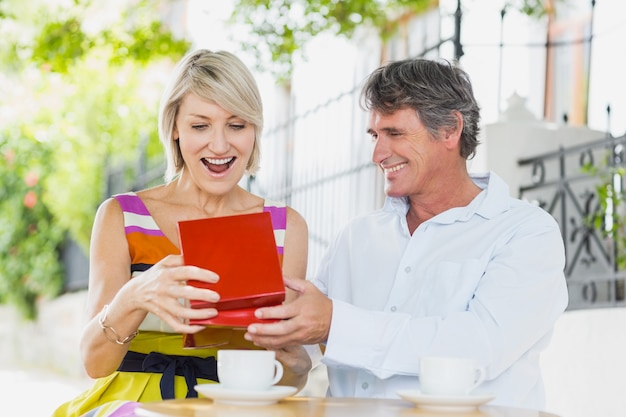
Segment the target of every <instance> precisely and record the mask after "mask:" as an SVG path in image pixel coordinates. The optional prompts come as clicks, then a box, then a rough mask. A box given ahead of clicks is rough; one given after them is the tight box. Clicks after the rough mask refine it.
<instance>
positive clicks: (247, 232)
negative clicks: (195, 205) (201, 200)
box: [178, 212, 285, 327]
mask: <svg viewBox="0 0 626 417" xmlns="http://www.w3.org/2000/svg"><path fill="white" fill-rule="evenodd" d="M178 235H179V241H180V251H181V254H182V256H183V259H184V261H185V264H186V265H195V266H199V267H202V268H205V269H209V270H211V271H214V272H215V273H217V274H218V275H219V276H220V280H219V281H218V282H217V283H215V284H208V283H205V282H201V281H196V280H189V281H188V282H187V283H188V284H189V285H193V286H196V287H200V288H209V289H212V290H214V291H217V292H218V293H219V294H220V300H219V301H218V302H217V303H208V302H204V301H199V300H191V301H190V304H191V307H193V308H205V307H215V308H216V309H217V310H218V311H219V313H218V315H217V317H214V318H212V319H208V320H190V323H191V324H205V325H220V326H235V327H245V326H247V325H248V324H250V323H252V322H258V321H260V320H258V319H256V318H255V317H254V310H255V309H256V308H258V307H265V306H272V305H279V304H281V303H282V302H283V301H284V300H285V285H284V283H283V276H282V270H281V266H280V261H279V258H278V251H277V249H276V240H275V239H274V229H273V228H272V219H271V216H270V213H267V212H262V213H253V214H242V215H236V216H226V217H213V218H208V219H197V220H186V221H180V222H178Z"/></svg>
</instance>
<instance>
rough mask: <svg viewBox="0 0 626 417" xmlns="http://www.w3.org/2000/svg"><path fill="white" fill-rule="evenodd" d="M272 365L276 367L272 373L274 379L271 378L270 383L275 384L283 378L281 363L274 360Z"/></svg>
mask: <svg viewBox="0 0 626 417" xmlns="http://www.w3.org/2000/svg"><path fill="white" fill-rule="evenodd" d="M274 367H275V368H276V371H275V372H276V373H275V374H274V379H272V385H275V384H277V383H278V381H280V380H281V379H282V378H283V364H282V363H280V362H278V361H277V360H274Z"/></svg>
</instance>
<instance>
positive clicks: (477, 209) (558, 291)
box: [312, 173, 568, 409]
mask: <svg viewBox="0 0 626 417" xmlns="http://www.w3.org/2000/svg"><path fill="white" fill-rule="evenodd" d="M473 180H474V181H475V183H476V184H477V185H478V186H479V187H481V188H482V189H483V191H482V192H481V193H480V194H479V195H478V196H477V197H476V198H475V199H474V200H473V201H472V202H471V203H470V204H469V205H468V206H466V207H457V208H453V209H450V210H448V211H445V212H443V213H441V214H439V215H437V216H435V217H433V218H432V219H430V220H428V221H426V222H424V223H422V224H421V225H420V226H419V227H418V228H417V229H416V230H415V232H414V233H413V235H410V234H409V230H408V226H407V222H406V213H407V210H408V204H407V201H406V199H402V198H387V200H386V202H385V205H384V207H383V208H382V209H381V210H378V211H375V212H373V213H371V214H368V215H365V216H361V217H358V218H356V219H354V220H353V221H352V222H351V223H350V224H349V225H348V226H347V227H346V228H345V229H344V230H343V231H342V232H341V233H340V234H339V235H338V237H337V239H336V240H335V242H334V243H333V245H332V246H331V247H330V248H329V251H328V253H327V254H326V256H325V258H324V259H323V261H322V263H321V265H320V271H319V274H318V276H317V277H316V278H315V279H313V280H312V281H313V282H314V283H315V285H316V286H317V287H318V288H320V289H321V290H322V291H323V292H324V293H326V294H327V295H328V296H329V297H330V298H331V299H332V301H333V313H332V322H331V328H330V334H329V337H328V341H327V344H326V351H325V354H324V358H323V362H324V363H325V364H326V366H327V367H328V375H329V392H328V394H329V395H332V396H347V397H388V398H396V397H397V394H396V392H397V391H398V390H400V389H419V388H420V383H419V361H420V358H421V357H422V356H428V355H441V356H443V355H449V356H465V357H472V358H475V359H476V360H477V362H478V363H479V364H480V366H482V367H485V368H486V370H487V381H486V382H484V383H483V384H482V385H481V386H480V387H479V388H477V389H476V392H477V393H478V392H480V393H490V394H493V395H495V396H496V399H495V400H494V401H493V402H492V403H493V404H501V405H509V406H518V407H527V408H534V409H541V408H542V407H543V404H544V394H543V384H542V379H541V374H540V364H539V355H540V352H541V351H542V350H543V349H544V348H545V347H546V345H547V344H548V342H549V339H550V336H551V333H552V328H553V326H554V323H555V320H556V319H557V318H558V316H559V315H560V314H561V313H562V312H563V311H564V310H565V308H566V306H567V300H568V296H567V288H566V282H565V277H564V274H563V268H564V265H565V254H564V246H563V240H562V237H561V234H560V231H559V227H558V224H557V223H556V221H555V220H554V218H553V217H552V216H550V214H548V213H547V212H546V211H544V210H543V209H541V208H539V207H536V206H534V205H531V204H529V203H527V202H523V201H520V200H519V199H515V198H512V197H511V196H510V195H509V189H508V186H507V185H506V184H505V183H504V182H503V181H502V180H501V179H500V178H499V177H497V176H496V175H495V174H493V173H490V174H488V175H485V176H482V177H478V176H474V177H473ZM450 192H454V190H453V189H452V190H450Z"/></svg>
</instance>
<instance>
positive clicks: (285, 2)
mask: <svg viewBox="0 0 626 417" xmlns="http://www.w3.org/2000/svg"><path fill="white" fill-rule="evenodd" d="M433 4H436V2H435V1H432V0H387V1H377V0H350V1H336V0H306V1H305V0H296V1H294V0H237V2H236V4H235V7H234V9H233V14H232V20H233V21H234V22H236V23H241V24H244V25H246V26H249V27H251V29H252V35H253V39H252V40H250V41H246V42H245V43H244V44H242V47H243V48H244V49H247V50H249V51H250V52H252V53H253V54H255V55H256V57H257V62H258V63H259V67H261V68H260V69H266V68H263V65H264V64H263V63H265V62H267V61H268V59H266V58H267V57H269V61H270V62H271V63H272V65H271V69H272V71H273V72H274V73H275V75H277V76H278V77H279V78H280V79H282V80H283V81H284V80H286V79H288V78H289V76H290V74H291V70H292V63H291V61H292V56H293V54H294V53H295V52H297V51H299V50H301V48H302V47H303V45H304V44H305V43H306V42H307V41H308V40H310V39H311V38H312V37H314V36H315V35H318V34H320V33H322V32H329V33H332V34H334V35H340V36H345V37H350V36H352V35H353V34H354V31H355V30H356V29H357V28H359V27H363V26H366V27H370V28H374V29H376V30H377V31H378V33H379V34H380V35H381V36H382V37H383V38H386V37H388V36H389V35H390V34H392V33H393V31H394V29H395V26H394V24H393V20H391V19H390V18H389V16H390V15H391V14H398V13H400V12H413V13H416V12H419V11H422V10H425V9H426V8H428V7H429V6H431V5H433ZM265 48H267V49H265ZM264 54H265V55H264ZM266 65H267V64H266Z"/></svg>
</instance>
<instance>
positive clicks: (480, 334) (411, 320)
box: [316, 214, 567, 379]
mask: <svg viewBox="0 0 626 417" xmlns="http://www.w3.org/2000/svg"><path fill="white" fill-rule="evenodd" d="M533 220H538V221H533V222H526V223H525V224H523V225H520V226H519V227H518V228H517V230H516V232H515V233H514V234H513V235H512V236H511V237H510V238H509V239H508V240H507V241H505V242H502V243H501V244H500V245H499V246H498V247H497V248H496V249H495V250H494V251H493V252H492V255H491V258H490V260H489V262H488V263H487V266H486V268H485V270H484V273H483V275H482V277H481V279H480V281H479V283H478V285H477V287H476V290H475V291H474V292H473V294H472V296H471V298H470V299H469V300H468V304H467V306H468V307H467V309H466V310H465V311H450V312H448V313H445V314H440V315H437V316H424V317H420V316H416V315H413V314H410V313H397V312H389V311H373V310H371V309H367V308H359V307H356V306H355V305H353V304H352V303H351V302H350V300H349V299H346V298H343V299H342V300H337V299H333V314H332V322H331V328H330V334H329V338H328V343H327V347H326V351H325V358H324V362H325V363H326V364H327V365H331V366H334V367H338V368H359V369H363V370H366V371H369V372H371V373H373V374H374V375H375V376H377V377H378V378H382V379H385V378H389V377H391V376H393V375H418V373H419V359H420V357H422V356H425V355H453V356H470V357H473V358H476V359H477V360H478V361H479V363H480V364H481V365H482V366H484V367H485V368H486V369H487V374H488V379H492V378H495V377H497V376H498V375H499V374H500V373H502V372H503V371H505V370H506V369H507V368H509V367H510V366H511V365H512V364H513V363H514V362H515V361H516V360H518V359H519V358H520V357H521V356H523V355H524V354H526V352H527V351H528V350H529V349H531V348H532V347H533V346H535V345H537V344H539V343H543V342H545V341H546V340H547V339H548V337H549V334H550V332H551V330H552V327H553V325H554V322H555V321H556V319H557V318H558V316H559V315H560V314H561V313H562V312H563V311H564V310H565V307H566V305H567V288H566V285H565V278H564V274H563V268H564V263H565V255H564V248H563V241H562V238H561V235H560V231H559V228H558V225H557V224H556V222H555V221H554V219H553V218H552V217H551V216H549V215H547V214H546V215H545V216H538V217H536V218H535V219H533ZM341 255H342V254H341V253H339V254H338V256H341ZM344 255H345V254H344ZM329 265H330V262H327V263H326V264H323V268H326V269H327V270H326V272H324V270H322V274H321V276H322V277H324V276H328V273H327V272H328V269H331V267H330V266H329ZM333 268H334V267H333ZM335 272H336V271H334V273H335ZM343 272H344V273H348V271H347V270H344V271H343ZM323 284H324V280H323V279H321V284H319V283H318V284H316V285H318V287H320V286H323ZM331 298H332V296H331ZM442 302H445V300H442Z"/></svg>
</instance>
